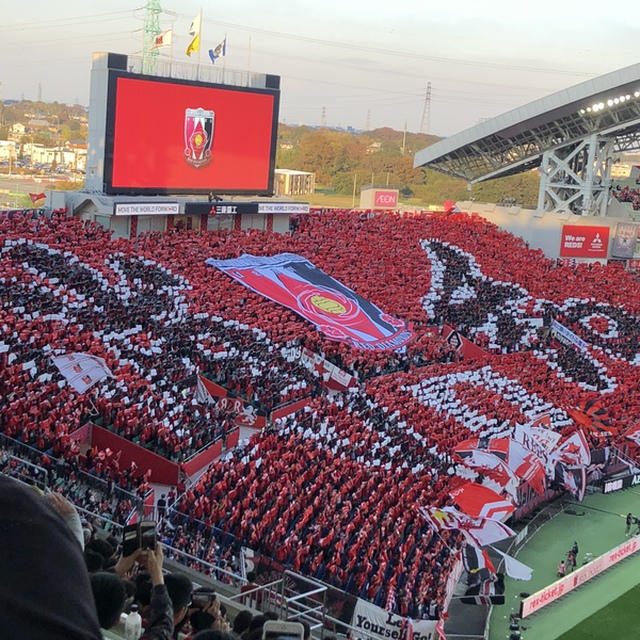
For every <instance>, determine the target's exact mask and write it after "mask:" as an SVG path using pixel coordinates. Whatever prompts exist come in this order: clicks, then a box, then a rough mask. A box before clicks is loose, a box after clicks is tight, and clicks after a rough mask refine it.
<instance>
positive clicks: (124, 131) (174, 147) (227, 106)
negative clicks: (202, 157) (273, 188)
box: [111, 78, 275, 192]
mask: <svg viewBox="0 0 640 640" xmlns="http://www.w3.org/2000/svg"><path fill="white" fill-rule="evenodd" d="M116 83H117V84H116V104H115V117H114V143H113V173H112V181H111V182H112V185H113V188H114V189H117V188H129V189H136V188H138V189H153V188H157V189H168V190H175V191H177V192H178V191H183V190H202V191H203V192H209V191H212V190H227V191H256V192H264V191H266V190H267V189H268V186H269V170H270V156H271V140H272V129H273V114H274V108H275V96H274V95H272V94H262V93H252V92H247V91H234V90H229V89H217V88H211V87H203V86H192V85H183V84H176V83H171V82H154V81H150V80H140V79H137V78H117V79H116ZM199 107H201V108H203V109H207V110H212V111H214V112H215V116H214V129H213V142H212V145H211V153H212V160H211V162H209V163H208V164H207V165H205V166H204V167H200V168H196V167H193V166H192V165H190V164H189V163H188V162H187V161H186V159H185V155H184V149H185V142H184V122H185V110H186V109H197V108H199Z"/></svg>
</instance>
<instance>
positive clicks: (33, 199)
mask: <svg viewBox="0 0 640 640" xmlns="http://www.w3.org/2000/svg"><path fill="white" fill-rule="evenodd" d="M29 197H30V198H31V202H33V203H34V204H35V203H36V202H38V200H44V199H45V198H46V197H47V194H46V193H30V194H29Z"/></svg>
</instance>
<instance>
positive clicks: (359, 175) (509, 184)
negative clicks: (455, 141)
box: [276, 124, 540, 206]
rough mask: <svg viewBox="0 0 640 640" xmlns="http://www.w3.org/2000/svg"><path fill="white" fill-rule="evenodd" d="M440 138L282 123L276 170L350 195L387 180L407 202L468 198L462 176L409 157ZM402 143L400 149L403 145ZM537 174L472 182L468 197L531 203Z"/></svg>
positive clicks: (535, 193) (385, 130) (534, 198)
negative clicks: (307, 175)
mask: <svg viewBox="0 0 640 640" xmlns="http://www.w3.org/2000/svg"><path fill="white" fill-rule="evenodd" d="M438 140H440V138H438V137H436V136H431V135H427V134H424V133H409V132H407V134H406V136H405V134H404V132H402V131H395V130H394V129H390V128H382V129H374V130H373V131H367V132H364V133H349V132H345V131H337V130H334V129H328V128H323V129H312V128H310V127H304V126H302V127H291V126H288V125H284V124H280V126H279V129H278V152H277V156H276V164H277V167H278V168H279V169H295V170H298V171H310V172H312V173H315V174H316V184H317V185H318V190H319V191H321V192H324V193H335V194H341V195H343V196H349V195H351V194H352V193H353V185H354V180H355V181H356V185H357V186H363V185H370V184H375V185H389V186H393V187H397V188H399V189H400V191H401V193H402V199H403V202H407V203H409V204H441V203H442V202H443V201H444V200H465V199H468V198H469V197H470V194H469V192H468V190H467V183H466V182H465V181H464V180H457V179H455V178H451V177H449V176H446V175H444V174H442V173H439V172H437V171H432V170H430V169H422V168H419V169H414V168H413V156H414V155H415V153H416V152H417V151H419V150H421V149H424V148H425V147H427V146H429V145H431V144H434V143H435V142H438ZM403 147H404V148H403ZM539 182H540V179H539V175H538V172H537V171H530V172H527V173H524V174H520V175H517V176H510V177H508V178H501V179H498V180H492V181H489V182H486V183H480V184H476V185H473V190H472V192H471V197H473V198H475V199H476V200H479V201H485V202H499V201H500V200H502V199H503V198H515V200H516V201H517V202H518V203H519V204H526V205H532V206H535V204H536V202H537V197H538V186H539Z"/></svg>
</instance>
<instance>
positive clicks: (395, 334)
mask: <svg viewBox="0 0 640 640" xmlns="http://www.w3.org/2000/svg"><path fill="white" fill-rule="evenodd" d="M207 264H209V265H211V266H213V267H216V268H218V269H220V270H221V271H224V272H225V273H226V274H227V275H228V276H230V277H232V278H234V279H235V280H237V281H238V282H240V283H242V284H243V285H244V286H245V287H248V288H249V289H251V290H252V291H255V292H256V293H259V294H260V295H263V296H265V297H266V298H269V300H273V301H274V302H277V303H278V304H281V305H282V306H284V307H287V308H288V309H291V310H292V311H294V312H295V313H297V314H299V315H300V316H302V317H303V318H304V319H305V320H308V321H309V322H312V323H313V324H314V325H316V327H317V328H318V329H319V330H320V331H321V332H322V333H323V334H324V335H325V336H326V337H327V338H329V339H330V340H337V341H340V342H347V343H349V344H351V345H352V346H353V347H356V348H358V349H369V350H396V349H399V348H401V347H403V346H404V345H406V344H407V343H408V342H410V341H411V340H412V339H413V337H414V335H415V334H414V333H413V332H412V331H410V330H409V329H408V328H407V324H406V322H405V321H404V320H399V319H398V318H394V317H393V316H390V315H389V314H386V313H384V312H383V311H381V310H380V309H378V307H376V306H375V305H374V304H372V303H371V302H369V301H368V300H365V299H364V298H363V297H361V296H359V295H358V294H357V293H355V292H354V291H352V290H351V289H349V288H348V287H345V286H344V285H343V284H342V283H340V282H338V281H337V280H335V279H334V278H332V277H331V276H328V275H327V274H326V273H324V272H323V271H321V270H320V269H318V268H317V267H316V266H315V265H314V264H313V263H311V262H309V260H307V259H306V258H303V257H301V256H298V255H296V254H294V253H281V254H278V255H276V256H271V257H267V256H251V255H247V254H245V255H242V256H240V257H239V258H235V259H231V260H213V259H211V258H210V259H209V260H207Z"/></svg>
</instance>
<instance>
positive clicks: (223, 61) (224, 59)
mask: <svg viewBox="0 0 640 640" xmlns="http://www.w3.org/2000/svg"><path fill="white" fill-rule="evenodd" d="M226 67H227V32H226V31H225V32H224V55H223V56H222V84H224V76H225V73H224V71H225V69H226Z"/></svg>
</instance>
